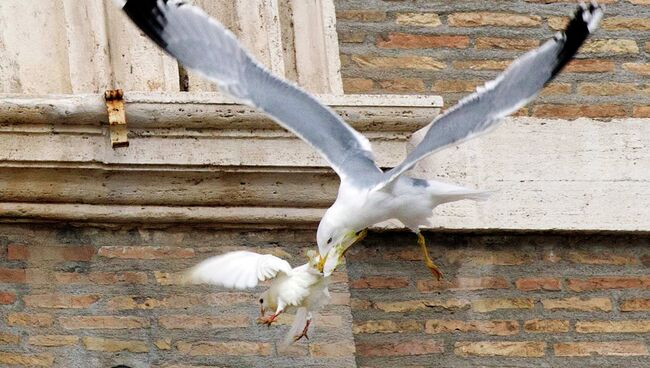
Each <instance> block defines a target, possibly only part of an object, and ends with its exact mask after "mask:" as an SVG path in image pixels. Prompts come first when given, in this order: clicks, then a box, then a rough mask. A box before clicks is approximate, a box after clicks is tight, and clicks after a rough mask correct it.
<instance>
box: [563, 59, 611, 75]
mask: <svg viewBox="0 0 650 368" xmlns="http://www.w3.org/2000/svg"><path fill="white" fill-rule="evenodd" d="M614 65H615V64H614V62H613V61H609V60H600V59H574V60H571V61H570V62H569V64H567V66H566V67H565V68H564V71H566V72H570V73H608V72H613V71H614Z"/></svg>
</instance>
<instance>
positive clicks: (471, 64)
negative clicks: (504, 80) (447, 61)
mask: <svg viewBox="0 0 650 368" xmlns="http://www.w3.org/2000/svg"><path fill="white" fill-rule="evenodd" d="M511 62H512V60H460V61H454V62H452V63H451V65H452V66H453V67H454V68H456V69H470V70H504V69H505V68H507V67H508V65H510V63H511Z"/></svg>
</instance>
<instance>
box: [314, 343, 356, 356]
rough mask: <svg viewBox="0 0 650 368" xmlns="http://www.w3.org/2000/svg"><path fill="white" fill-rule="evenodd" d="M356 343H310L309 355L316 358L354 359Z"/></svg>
mask: <svg viewBox="0 0 650 368" xmlns="http://www.w3.org/2000/svg"><path fill="white" fill-rule="evenodd" d="M354 352H355V348H354V342H353V341H349V342H335V343H332V342H330V343H321V344H319V343H310V344H309V354H310V355H311V356H312V357H314V358H343V357H354Z"/></svg>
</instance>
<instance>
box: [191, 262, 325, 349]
mask: <svg viewBox="0 0 650 368" xmlns="http://www.w3.org/2000/svg"><path fill="white" fill-rule="evenodd" d="M307 257H308V259H309V260H308V262H307V263H305V264H304V265H302V266H298V267H295V268H292V267H291V265H290V264H289V262H287V261H285V260H284V259H282V258H279V257H276V256H273V255H270V254H258V253H254V252H248V251H236V252H228V253H225V254H222V255H219V256H215V257H212V258H208V259H206V260H204V261H202V262H201V263H199V264H198V265H196V266H194V267H193V268H191V269H190V270H189V271H188V272H187V274H186V279H187V280H188V281H190V282H192V283H198V284H200V283H207V284H213V285H217V286H223V287H226V288H230V289H248V288H254V287H256V286H257V284H258V283H259V282H260V281H266V280H271V285H270V286H269V288H268V289H267V290H266V291H265V292H263V293H262V295H261V296H260V299H259V303H260V317H259V318H258V319H257V323H258V324H263V325H267V326H271V324H272V323H273V322H275V321H276V319H277V318H278V316H279V315H280V314H282V313H283V312H285V311H287V310H288V309H297V311H296V317H295V318H294V322H293V325H292V327H291V328H290V330H289V334H288V335H287V339H285V342H287V343H291V342H292V340H293V341H298V340H300V339H301V338H303V337H305V338H307V339H309V337H308V336H307V331H308V330H309V325H310V324H311V320H312V317H313V315H312V312H315V311H318V310H320V309H321V308H322V307H323V306H325V305H326V304H328V303H329V301H330V293H329V290H328V284H329V277H325V276H324V275H323V274H322V273H321V272H320V271H319V270H318V269H317V265H318V263H319V262H320V255H319V254H318V253H317V252H316V251H314V250H310V251H308V252H307ZM267 310H272V311H273V313H272V314H270V315H268V316H267V315H266V311H267ZM301 327H302V332H301V333H300V334H298V335H295V333H296V332H297V331H298V330H299V329H300V328H301Z"/></svg>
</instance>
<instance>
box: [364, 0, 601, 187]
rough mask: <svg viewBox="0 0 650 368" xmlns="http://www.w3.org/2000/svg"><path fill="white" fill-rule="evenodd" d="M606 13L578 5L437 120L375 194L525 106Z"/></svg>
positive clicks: (575, 50) (382, 182)
mask: <svg viewBox="0 0 650 368" xmlns="http://www.w3.org/2000/svg"><path fill="white" fill-rule="evenodd" d="M602 14H603V13H602V9H601V8H600V7H599V6H598V5H595V4H591V5H589V6H585V5H580V6H579V7H578V10H577V11H576V13H575V16H574V18H573V19H572V20H571V21H570V22H569V24H568V26H567V28H566V29H565V31H564V32H561V33H558V34H557V35H556V36H555V37H554V38H553V39H551V40H549V41H547V42H546V43H544V44H543V45H542V46H540V47H539V48H537V49H535V50H532V51H530V52H528V53H526V54H524V55H523V56H521V57H520V58H518V59H517V60H515V61H514V62H513V63H512V64H511V65H510V66H509V67H508V69H506V71H505V72H503V73H502V74H501V75H499V77H497V78H496V79H495V80H493V81H490V82H488V83H486V84H485V86H484V87H479V88H478V89H477V92H475V93H473V94H471V95H469V96H467V97H465V98H464V99H462V100H461V101H460V102H459V103H458V104H457V105H456V106H454V107H452V108H451V109H449V110H448V111H447V112H445V113H444V114H442V115H440V116H439V117H438V118H436V119H435V120H434V121H433V123H432V124H431V127H430V128H429V130H428V131H427V133H426V135H425V136H424V139H423V140H422V142H420V144H418V145H417V146H416V147H415V149H414V150H413V151H411V153H409V155H408V156H407V157H406V159H405V160H404V161H403V162H402V163H401V164H399V165H398V166H396V167H394V168H393V169H391V170H389V171H387V172H386V173H385V174H384V175H385V177H384V180H382V181H381V182H380V183H379V184H378V185H377V186H375V189H381V188H383V187H384V186H386V185H387V184H388V183H390V182H391V181H393V180H394V179H395V178H397V177H398V176H399V175H400V174H402V173H404V172H405V171H407V170H409V169H411V168H412V167H413V166H414V165H415V164H416V163H417V162H418V161H419V160H421V159H423V158H424V157H426V156H428V155H430V154H432V153H434V152H436V151H439V150H441V149H443V148H445V147H447V146H450V145H455V144H458V143H460V142H463V141H466V140H468V139H471V138H474V137H476V136H477V135H478V134H480V133H483V132H485V131H486V130H487V129H488V128H492V127H494V126H495V125H496V124H497V123H498V122H499V121H500V120H501V118H503V117H505V116H507V115H508V114H511V113H513V112H515V111H517V110H518V109H519V108H521V107H523V106H524V105H526V104H527V103H528V102H529V101H530V100H531V99H533V97H535V95H537V94H538V93H539V91H540V90H541V89H542V88H543V87H544V86H545V85H546V84H547V83H548V82H550V81H551V80H552V79H553V77H555V76H556V75H557V74H558V73H559V72H560V70H561V69H562V67H564V65H566V63H568V62H569V60H571V58H572V57H573V55H575V53H576V52H577V51H578V48H580V46H581V45H582V43H583V42H584V41H585V39H586V38H587V36H589V34H590V33H591V32H593V31H594V30H595V29H596V27H597V26H598V22H599V20H600V18H601V17H602Z"/></svg>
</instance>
